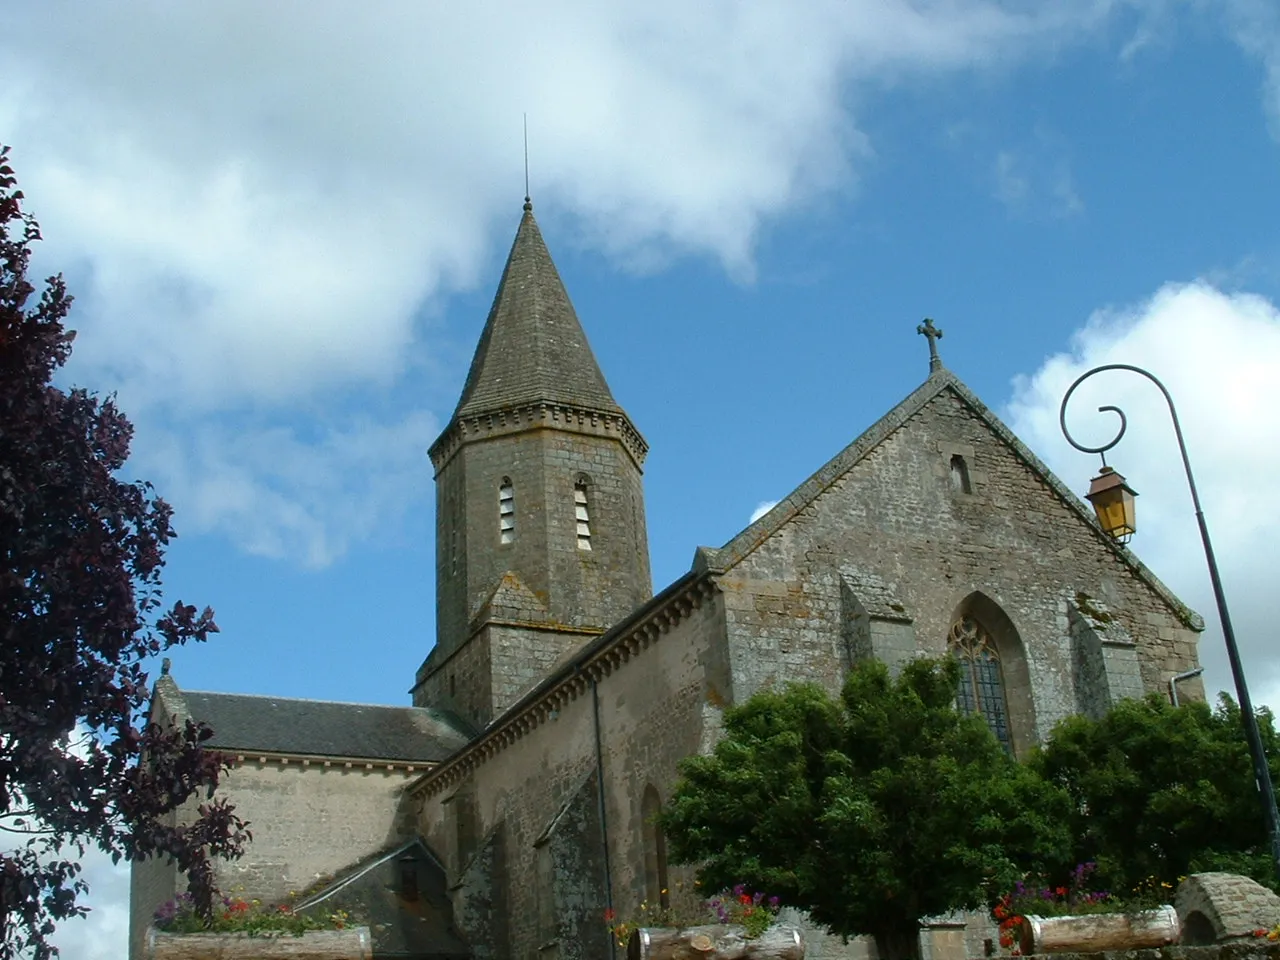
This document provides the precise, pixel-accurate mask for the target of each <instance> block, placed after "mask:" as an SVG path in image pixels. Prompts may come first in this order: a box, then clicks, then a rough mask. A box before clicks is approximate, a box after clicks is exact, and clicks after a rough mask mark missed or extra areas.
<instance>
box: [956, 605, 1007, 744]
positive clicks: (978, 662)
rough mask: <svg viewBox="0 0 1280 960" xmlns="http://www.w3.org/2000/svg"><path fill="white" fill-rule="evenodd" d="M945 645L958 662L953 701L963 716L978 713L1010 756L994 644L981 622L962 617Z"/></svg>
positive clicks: (1003, 697) (997, 652)
mask: <svg viewBox="0 0 1280 960" xmlns="http://www.w3.org/2000/svg"><path fill="white" fill-rule="evenodd" d="M948 645H949V646H950V648H951V652H952V654H954V655H955V657H956V658H957V659H958V660H959V661H960V686H959V688H958V689H957V690H956V701H957V703H958V704H959V706H960V709H961V710H963V711H965V712H966V713H978V714H981V715H982V718H983V719H984V720H986V721H987V726H988V727H990V728H991V732H992V733H994V734H995V735H996V739H997V740H999V741H1000V744H1001V746H1003V747H1004V748H1005V750H1007V751H1009V752H1010V753H1012V752H1013V742H1012V739H1011V738H1010V736H1009V708H1008V705H1007V703H1006V702H1005V695H1004V673H1003V671H1002V670H1001V668H1000V652H999V651H998V650H997V649H996V643H995V640H994V639H992V636H991V633H990V632H989V631H988V630H987V628H986V627H984V626H983V625H982V623H981V621H979V620H977V619H975V618H973V617H970V616H965V617H961V618H960V619H959V620H957V621H956V622H955V624H954V625H953V626H952V627H951V635H950V637H949V638H948Z"/></svg>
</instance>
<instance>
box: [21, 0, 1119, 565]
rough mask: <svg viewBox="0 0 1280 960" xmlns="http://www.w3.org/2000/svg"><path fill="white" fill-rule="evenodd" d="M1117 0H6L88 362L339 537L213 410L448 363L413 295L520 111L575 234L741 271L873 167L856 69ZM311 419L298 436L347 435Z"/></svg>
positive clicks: (210, 501) (990, 56)
mask: <svg viewBox="0 0 1280 960" xmlns="http://www.w3.org/2000/svg"><path fill="white" fill-rule="evenodd" d="M1110 8H1111V3H1110V2H1108V0H1097V2H1093V3H1082V4H1073V5H1070V8H1069V10H1068V8H1060V9H1049V8H1047V7H1046V6H1045V5H1044V4H1040V3H1037V2H1033V0H1027V2H1025V3H1014V4H1010V3H1007V2H998V0H966V2H939V3H925V4H920V3H914V2H909V0H894V2H884V0H861V2H847V0H827V2H815V3H806V4H801V5H795V4H749V5H742V4H738V3H734V2H731V0H716V2H707V3H700V4H692V5H691V4H687V3H681V2H675V0H668V2H657V3H649V4H598V3H590V2H587V0H557V2H547V3H543V4H540V5H539V6H538V9H537V12H536V15H529V13H528V11H525V10H524V9H523V8H517V7H514V6H511V5H507V4H501V3H479V4H466V5H463V6H458V7H450V6H447V5H440V4H417V3H400V4H380V5H377V6H376V7H370V8H368V9H367V10H359V11H357V10H355V9H354V8H352V7H351V6H350V5H347V4H337V3H324V2H321V3H307V4H302V3H288V2H285V3H275V4H260V3H250V2H248V0H239V2H236V0H230V2H226V3H219V4H211V5H203V6H200V5H196V6H192V5H175V4H170V3H163V2H158V0H155V2H144V3H141V4H135V5H132V6H129V7H120V6H88V7H84V6H80V5H77V6H76V7H75V15H74V16H67V15H65V14H66V11H65V10H62V9H60V7H59V5H58V4H56V3H55V4H47V3H36V2H15V3H10V4H9V5H8V6H7V7H6V10H5V30H4V32H3V35H2V36H0V129H3V130H4V131H5V137H6V139H9V140H11V141H12V142H13V144H14V147H15V153H14V162H15V164H16V166H17V169H18V171H19V175H20V177H21V180H22V184H23V187H24V189H25V192H26V193H27V195H28V198H29V205H30V208H31V209H32V210H33V211H34V212H36V213H37V214H38V216H39V217H40V219H41V221H42V224H43V226H44V228H45V229H44V233H45V236H46V238H47V240H46V243H45V245H44V247H45V249H44V251H43V252H42V253H41V255H40V256H41V257H42V260H41V263H40V264H38V267H43V266H45V265H46V264H47V265H48V266H49V267H51V268H52V269H64V270H67V271H68V272H69V273H70V274H71V277H72V280H73V283H74V292H75V293H76V294H77V295H78V296H79V299H80V302H79V305H78V307H77V310H76V313H75V323H74V325H75V326H77V327H78V328H79V330H80V338H79V340H78V342H77V349H76V353H75V355H74V357H73V359H72V364H73V368H72V371H71V373H72V375H73V376H74V377H75V378H76V379H77V380H78V381H79V382H82V383H86V384H88V385H90V386H93V387H96V388H99V389H104V390H116V391H118V392H119V394H120V397H121V402H122V405H123V406H124V408H125V409H126V410H127V411H128V412H129V413H130V414H131V415H132V416H133V417H134V418H135V419H137V420H138V421H139V423H140V426H141V429H140V430H139V433H138V439H137V444H136V449H137V451H138V455H139V456H140V457H143V456H145V455H148V454H149V455H150V456H151V457H152V458H153V459H154V458H155V457H158V456H160V455H161V452H162V451H163V452H167V453H168V454H169V455H171V456H172V458H173V462H172V471H173V472H174V473H182V474H185V475H186V476H187V477H189V478H195V477H197V476H198V475H199V474H201V473H202V472H205V471H206V470H207V471H209V472H210V473H211V476H209V477H206V478H203V479H202V480H200V481H199V482H197V481H196V480H195V479H190V480H189V481H188V482H187V483H186V489H187V490H188V491H190V492H192V495H193V496H195V497H196V500H195V501H194V502H196V503H197V504H198V505H200V506H199V507H198V508H199V509H200V510H202V511H203V515H206V516H208V517H210V518H211V519H210V523H211V524H213V525H215V526H218V527H219V529H230V530H232V532H233V533H234V532H235V531H242V530H243V529H244V528H245V527H246V526H248V525H250V521H249V518H250V517H261V516H270V517H274V518H279V520H280V522H279V523H278V524H276V526H277V527H278V529H273V530H267V531H265V532H264V535H263V539H262V540H261V542H257V541H255V542H253V544H252V548H253V549H255V550H259V551H261V552H265V553H291V552H292V551H294V550H296V549H301V550H302V552H303V554H304V555H305V557H306V558H307V559H308V560H310V561H312V562H319V561H320V559H321V558H324V557H328V556H332V555H333V554H334V553H335V551H337V550H340V549H341V546H340V544H341V543H342V542H345V541H346V540H348V539H350V537H351V536H355V535H358V534H359V531H358V530H357V531H352V530H348V531H346V532H345V533H344V532H342V531H338V532H336V533H335V532H334V531H332V530H330V529H328V526H329V525H330V524H331V519H330V517H329V516H328V515H326V511H325V510H324V509H322V506H323V505H322V504H320V503H319V501H317V500H315V499H312V500H308V496H309V495H310V494H308V493H307V491H306V490H305V489H304V490H302V491H300V490H299V489H298V488H297V484H296V483H295V482H294V481H295V479H296V478H293V477H286V476H284V475H282V474H280V473H276V474H271V473H270V471H268V473H267V474H264V473H263V472H262V469H261V468H262V467H263V466H264V465H265V464H267V463H270V462H271V461H270V460H269V458H261V457H258V458H254V457H251V458H250V459H249V460H248V461H246V462H242V463H238V464H234V465H233V464H232V463H231V462H229V461H228V462H219V461H218V458H217V457H216V456H215V455H213V454H207V453H206V455H205V458H204V459H199V456H200V455H201V451H206V452H207V450H208V449H209V448H210V446H211V445H214V446H216V445H217V444H218V443H222V442H223V440H225V439H226V438H225V436H223V435H225V434H226V433H227V432H228V431H229V429H230V428H229V426H228V424H227V422H226V421H220V420H213V419H210V418H212V417H215V416H216V415H218V414H221V413H225V412H226V411H233V412H235V413H236V414H237V415H245V411H249V410H252V411H253V413H254V416H255V417H256V418H257V420H258V421H259V426H260V431H259V433H258V434H257V438H258V439H257V440H252V441H243V442H240V443H239V444H238V445H241V446H242V445H244V443H248V444H249V445H250V446H256V445H258V444H260V442H261V441H262V440H264V439H265V438H267V437H273V436H276V435H278V432H279V430H281V429H287V423H288V416H289V415H290V414H291V413H296V411H297V410H298V409H301V408H303V407H305V406H306V405H307V404H308V403H310V402H311V401H312V400H314V399H315V398H316V397H321V396H325V397H327V396H329V395H330V394H335V395H342V393H343V391H359V390H362V389H366V388H369V387H373V388H377V389H382V388H385V387H386V386H387V385H388V384H392V383H395V382H397V380H398V379H399V378H402V377H403V376H404V374H405V372H406V369H407V367H408V364H409V363H411V362H414V361H415V360H421V359H422V358H423V357H426V358H428V359H430V357H431V345H430V344H423V343H422V336H423V330H422V326H423V324H422V323H421V322H420V321H419V319H418V317H419V315H420V313H421V312H422V310H423V309H424V305H429V304H430V303H432V302H433V300H434V299H435V298H438V297H439V296H441V295H443V294H446V293H448V292H450V291H452V290H455V289H459V288H462V287H467V286H469V285H471V284H474V283H475V282H476V281H477V280H478V279H479V277H478V272H479V270H480V268H481V266H482V264H483V263H484V258H485V254H486V252H487V251H488V250H489V249H490V245H491V243H492V242H494V241H495V240H497V242H499V243H505V242H506V241H507V239H508V238H509V236H510V231H511V229H512V225H513V221H514V218H515V216H516V215H517V206H516V204H517V203H518V199H519V191H520V187H521V185H522V176H521V160H522V150H521V144H520V117H521V114H522V113H524V112H527V113H528V115H529V125H530V147H531V160H532V164H531V166H532V174H533V187H534V194H535V198H536V199H538V200H539V201H540V202H541V201H549V202H548V203H547V204H546V207H544V208H543V209H551V210H555V211H563V212H566V213H568V214H570V215H572V216H573V217H574V218H575V220H576V223H577V225H578V227H579V229H580V231H581V233H582V239H583V241H584V242H586V243H590V244H591V245H593V246H597V247H600V248H602V249H604V250H606V251H607V252H609V253H610V254H612V255H613V256H615V257H617V258H620V259H622V260H624V261H630V262H632V263H635V264H641V265H645V264H648V265H652V264H655V263H661V262H663V261H664V260H667V259H669V258H671V257H672V256H679V255H686V254H695V255H706V256H711V257H715V258H718V259H719V260H720V261H721V262H722V263H724V264H725V266H726V267H727V268H728V269H729V270H731V271H734V272H736V273H737V274H739V275H741V276H749V275H750V273H751V259H752V249H753V245H754V243H755V237H756V234H757V231H758V230H759V228H760V225H761V223H762V222H764V221H767V220H768V219H769V218H771V217H775V216H778V215H780V214H782V213H785V212H790V211H792V210H794V209H795V208H796V207H797V206H800V205H804V204H806V203H810V202H813V201H815V200H816V199H817V198H818V197H820V196H821V195H822V194H823V193H826V192H829V191H831V190H834V189H847V188H848V187H849V185H850V184H851V183H853V182H854V180H855V173H856V171H855V166H856V163H857V161H858V159H859V158H860V157H861V156H862V155H863V154H864V153H865V151H866V150H867V149H868V144H867V141H866V138H865V136H864V134H863V133H862V132H861V131H860V130H859V129H858V125H857V122H856V118H855V117H853V116H851V115H850V113H849V109H850V106H849V105H850V104H851V103H852V102H854V100H853V99H851V98H850V97H849V96H848V93H849V90H850V87H851V86H852V87H855V88H856V87H858V86H859V85H863V86H871V85H879V84H884V83H891V82H895V81H897V80H900V79H903V78H915V77H929V76H942V75H946V74H948V73H954V72H955V71H960V70H974V69H983V70H1001V69H1007V68H1008V67H1009V66H1010V65H1013V64H1016V63H1019V62H1024V61H1027V60H1031V59H1033V58H1034V57H1035V56H1036V55H1037V52H1039V51H1045V50H1050V49H1052V48H1054V47H1055V46H1057V45H1059V44H1060V43H1062V42H1063V41H1064V40H1065V41H1069V40H1071V39H1072V38H1074V37H1078V36H1079V35H1080V34H1082V33H1084V32H1087V31H1089V30H1091V29H1092V28H1093V27H1094V26H1096V25H1097V24H1098V23H1100V22H1101V21H1102V20H1103V19H1104V18H1105V17H1106V15H1107V14H1108V12H1109V10H1110ZM1064 10H1067V12H1063V11H1064ZM201 418H203V419H201ZM151 424H159V425H160V427H159V428H157V429H156V432H148V430H150V429H151V427H150V426H149V425H151ZM375 429H376V430H380V431H394V430H396V429H397V428H396V427H395V426H394V425H393V424H387V423H379V424H376V425H375ZM160 430H163V431H165V432H160ZM187 432H190V433H191V434H192V435H191V436H190V437H185V436H184V437H182V439H181V440H180V441H179V440H175V437H174V435H175V434H186V433H187ZM211 437H212V438H213V439H212V440H211V439H210V438H211ZM232 445H233V446H235V445H237V444H232ZM305 445H306V444H305V442H304V441H301V440H298V439H297V438H296V437H295V438H293V441H291V442H290V444H289V445H288V448H289V450H290V452H291V455H292V456H295V457H297V458H298V459H300V460H311V459H313V458H314V457H315V456H317V455H318V453H322V452H324V451H326V450H328V451H330V452H331V453H337V452H340V451H339V448H338V446H335V445H333V444H326V443H323V442H322V443H320V444H318V445H317V444H312V445H311V446H312V447H313V449H311V450H310V451H304V450H302V449H301V446H305ZM341 469H342V465H341V464H340V463H338V462H337V461H333V460H330V461H328V462H326V463H325V464H324V465H322V466H321V467H320V469H319V472H320V474H322V475H330V476H331V475H334V474H335V473H336V472H337V471H340V470H341ZM286 472H288V471H286ZM350 484H351V481H342V482H339V483H335V484H333V485H332V486H331V492H343V491H346V490H347V489H348V488H349V487H350ZM304 487H305V484H304ZM219 491H221V492H219ZM311 492H312V493H316V491H314V490H312V491H311ZM322 493H323V491H320V494H322ZM224 494H225V497H226V500H225V502H223V501H219V500H218V498H219V497H221V496H223V495H224ZM320 494H317V495H320ZM171 497H172V499H173V500H174V501H175V506H176V507H177V508H178V509H179V510H180V511H182V512H183V513H186V512H187V511H188V510H189V509H190V505H189V503H187V502H184V501H183V499H182V497H181V496H180V495H178V494H171ZM215 504H216V505H215ZM333 512H334V511H333V510H332V509H330V510H329V512H328V513H329V514H332V513H333ZM317 524H318V526H317ZM365 526H366V527H367V524H366V525H365Z"/></svg>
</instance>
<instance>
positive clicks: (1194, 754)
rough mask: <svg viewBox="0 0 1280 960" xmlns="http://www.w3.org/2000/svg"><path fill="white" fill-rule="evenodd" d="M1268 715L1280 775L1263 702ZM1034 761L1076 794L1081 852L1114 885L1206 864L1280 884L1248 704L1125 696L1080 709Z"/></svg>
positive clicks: (1174, 876)
mask: <svg viewBox="0 0 1280 960" xmlns="http://www.w3.org/2000/svg"><path fill="white" fill-rule="evenodd" d="M1258 726H1259V728H1260V730H1261V734H1262V740H1263V745H1264V746H1265V748H1266V751H1267V754H1268V756H1269V757H1270V758H1271V759H1270V762H1271V776H1272V778H1273V780H1275V779H1280V753H1278V751H1280V741H1278V740H1277V737H1276V732H1275V728H1274V726H1273V724H1272V719H1271V716H1270V714H1268V713H1266V712H1265V711H1264V712H1261V713H1259V715H1258ZM1032 762H1033V765H1034V766H1035V767H1036V769H1037V770H1038V771H1039V772H1040V773H1041V774H1042V775H1043V776H1044V777H1045V778H1046V779H1048V780H1049V781H1051V782H1053V783H1054V784H1057V785H1059V786H1061V787H1062V788H1063V789H1065V790H1066V791H1067V792H1068V793H1069V794H1070V795H1071V798H1072V801H1073V804H1072V817H1071V828H1072V835H1073V836H1074V838H1075V848H1076V849H1075V851H1074V852H1075V854H1076V856H1077V857H1078V858H1079V859H1080V860H1081V861H1084V860H1095V861H1096V862H1097V864H1098V872H1097V882H1098V883H1100V884H1102V885H1103V886H1105V887H1106V888H1108V889H1111V890H1131V889H1133V888H1135V887H1137V886H1139V885H1140V884H1142V883H1144V882H1150V880H1151V879H1154V881H1155V882H1158V883H1166V884H1174V885H1176V883H1177V881H1178V879H1179V878H1181V877H1184V876H1186V875H1188V874H1191V873H1196V872H1199V871H1205V870H1226V871H1229V872H1232V873H1243V874H1245V875H1247V876H1251V877H1253V878H1254V879H1255V880H1257V881H1258V882H1259V883H1263V884H1265V885H1267V886H1270V887H1272V888H1275V887H1276V873H1275V866H1274V864H1273V863H1272V861H1271V852H1270V847H1269V845H1268V842H1267V836H1266V826H1265V824H1264V822H1263V818H1262V805H1261V802H1260V800H1259V795H1258V791H1257V788H1256V786H1255V785H1254V777H1253V765H1252V763H1251V761H1250V758H1249V749H1248V745H1247V743H1246V741H1245V738H1244V728H1243V725H1242V723H1241V717H1240V708H1239V707H1238V706H1237V705H1236V704H1235V703H1234V702H1233V701H1232V700H1231V699H1230V698H1229V697H1227V696H1225V695H1223V696H1222V698H1221V699H1220V701H1219V703H1218V706H1217V708H1216V709H1213V708H1210V706H1209V705H1208V704H1205V703H1185V704H1183V705H1182V706H1179V707H1176V708H1175V707H1173V706H1172V705H1171V704H1170V703H1169V702H1168V701H1167V700H1166V699H1164V698H1163V697H1161V696H1158V695H1154V694H1153V695H1151V696H1148V697H1147V698H1146V699H1144V700H1124V701H1121V702H1120V703H1118V704H1117V705H1116V706H1114V707H1113V708H1112V709H1111V710H1109V711H1108V712H1107V713H1106V714H1105V715H1104V716H1103V717H1102V718H1101V719H1099V720H1090V719H1088V718H1086V717H1071V718H1069V719H1067V720H1064V721H1063V722H1062V723H1060V724H1058V726H1057V727H1055V728H1054V730H1053V732H1052V733H1051V734H1050V735H1049V738H1048V740H1047V742H1046V743H1045V746H1044V748H1043V750H1041V751H1040V752H1039V754H1038V756H1036V757H1035V758H1034V759H1033V761H1032Z"/></svg>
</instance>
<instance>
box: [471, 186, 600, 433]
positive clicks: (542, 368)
mask: <svg viewBox="0 0 1280 960" xmlns="http://www.w3.org/2000/svg"><path fill="white" fill-rule="evenodd" d="M536 402H544V403H557V404H565V405H568V406H576V407H586V408H587V409H591V410H599V411H601V412H603V413H621V412H622V410H621V408H620V407H619V406H618V404H617V403H616V402H615V401H614V399H613V394H612V393H610V392H609V385H608V384H607V383H605V380H604V375H603V374H602V373H601V372H600V366H599V364H597V363H596V358H595V355H594V354H593V353H592V352H591V346H590V344H588V343H587V337H586V334H585V333H583V332H582V325H581V324H579V323H578V317H577V314H575V313H574V310H573V304H572V303H570V302H569V295H568V294H567V293H566V292H565V289H564V284H563V283H562V282H561V280H560V274H559V273H557V272H556V267H555V264H554V263H552V262H551V254H550V253H548V252H547V246H546V244H545V243H543V241H542V233H541V232H540V231H539V230H538V224H537V221H535V220H534V219H533V204H532V203H530V202H529V200H528V198H526V199H525V205H524V216H523V217H521V219H520V227H519V229H517V230H516V239H515V243H513V244H512V245H511V254H510V256H508V257H507V265H506V268H505V269H504V270H503V271H502V281H501V282H500V283H499V284H498V293H497V295H496V296H495V297H494V299H493V307H492V308H491V309H490V311H489V319H488V320H487V321H486V322H485V325H484V332H483V333H482V334H481V335H480V343H479V345H478V346H477V347H476V354H475V357H474V358H473V359H472V361H471V370H470V372H469V373H468V374H467V382H466V384H465V385H464V386H463V388H462V398H461V399H460V400H459V401H458V407H457V409H456V410H455V411H454V413H453V416H454V418H455V419H458V418H462V417H470V416H474V415H477V414H481V413H489V412H493V411H496V410H501V409H506V408H509V407H513V406H520V405H523V404H527V403H536Z"/></svg>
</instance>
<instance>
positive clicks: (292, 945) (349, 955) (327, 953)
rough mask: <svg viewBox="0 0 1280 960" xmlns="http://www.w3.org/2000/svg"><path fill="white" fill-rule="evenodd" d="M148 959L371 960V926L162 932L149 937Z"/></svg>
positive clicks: (155, 931) (154, 931)
mask: <svg viewBox="0 0 1280 960" xmlns="http://www.w3.org/2000/svg"><path fill="white" fill-rule="evenodd" d="M147 940H148V943H147V952H146V956H147V958H148V960H277V958H279V960H369V958H370V957H372V956H373V945H372V943H371V941H370V939H369V928H368V927H349V928H347V929H346V930H310V931H308V932H307V933H304V934H303V935H302V936H300V937H295V936H293V935H292V934H288V933H284V934H260V935H259V936H256V937H251V936H249V935H248V934H245V933H162V932H160V931H157V930H154V929H153V930H151V931H150V932H149V934H148V937H147Z"/></svg>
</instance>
